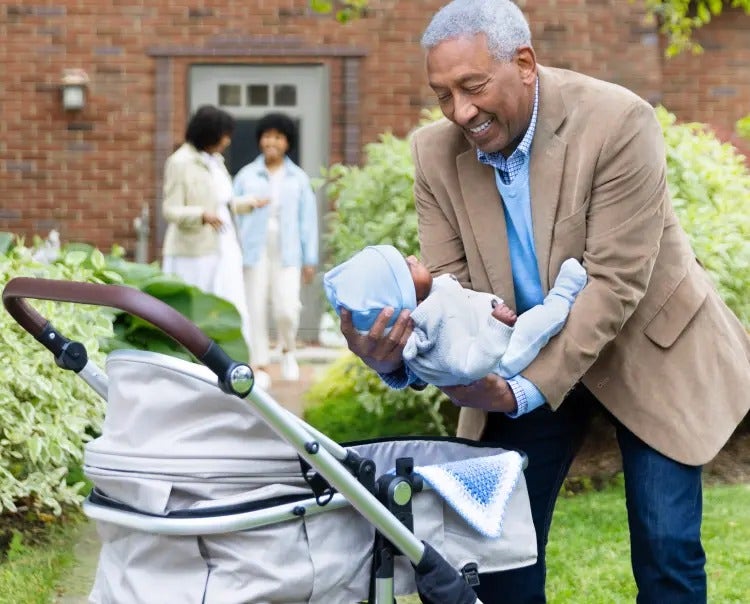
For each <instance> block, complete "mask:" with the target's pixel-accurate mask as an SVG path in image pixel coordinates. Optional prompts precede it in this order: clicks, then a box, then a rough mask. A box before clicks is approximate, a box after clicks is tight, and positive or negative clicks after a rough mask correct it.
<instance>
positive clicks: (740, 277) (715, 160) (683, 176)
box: [657, 107, 750, 328]
mask: <svg viewBox="0 0 750 604" xmlns="http://www.w3.org/2000/svg"><path fill="white" fill-rule="evenodd" d="M657 115H658V117H659V120H660V122H661V124H662V127H663V130H664V138H665V140H666V143H667V170H668V172H667V180H668V183H669V190H670V193H671V195H672V203H673V205H674V208H675V211H676V212H677V215H678V216H679V219H680V223H681V224H682V226H683V227H684V229H685V230H686V231H687V233H688V236H689V237H690V242H691V244H692V246H693V249H694V250H695V253H696V256H697V257H698V259H699V260H700V261H701V263H702V264H703V265H704V266H705V267H706V269H707V270H708V272H709V273H710V274H711V276H712V277H713V279H714V282H715V283H716V286H717V289H718V290H719V293H720V294H721V297H722V298H723V299H724V301H725V302H726V303H727V305H728V306H729V307H730V308H731V309H732V310H733V311H734V312H735V314H736V315H737V316H738V317H739V319H740V320H741V321H742V322H743V324H744V325H745V326H746V327H749V328H750V220H748V218H747V213H748V211H750V170H748V167H747V164H746V163H745V159H744V157H743V156H742V155H740V154H739V153H738V152H737V150H736V149H735V148H734V147H733V146H732V145H730V144H728V143H721V142H720V141H719V140H718V139H717V138H716V136H715V135H714V134H713V132H711V131H710V130H709V129H707V128H706V126H704V125H701V124H677V123H676V119H675V116H674V115H672V114H671V113H669V112H667V111H666V110H665V109H663V108H661V107H660V108H658V110H657Z"/></svg>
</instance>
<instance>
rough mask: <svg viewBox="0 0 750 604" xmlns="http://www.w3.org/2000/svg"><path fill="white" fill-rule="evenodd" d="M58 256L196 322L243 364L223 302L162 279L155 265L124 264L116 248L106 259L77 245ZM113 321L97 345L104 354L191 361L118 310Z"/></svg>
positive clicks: (244, 353) (232, 313)
mask: <svg viewBox="0 0 750 604" xmlns="http://www.w3.org/2000/svg"><path fill="white" fill-rule="evenodd" d="M63 252H64V254H65V256H67V257H68V258H70V257H72V256H75V258H76V261H78V262H80V263H81V264H82V265H83V266H86V267H88V268H90V269H91V270H92V271H93V272H94V274H95V275H96V276H97V277H98V278H99V279H100V280H101V281H102V282H104V283H114V284H124V285H129V286H132V287H136V288H138V289H140V290H141V291H143V292H144V293H147V294H149V295H150V296H153V297H154V298H156V299H158V300H161V301H162V302H164V303H166V304H168V305H169V306H171V307H172V308H174V309H175V310H177V311H178V312H180V313H181V314H182V315H184V316H185V317H186V318H188V319H189V320H190V321H192V322H193V323H195V324H196V325H197V326H198V327H199V328H200V329H201V330H202V331H203V332H204V333H205V334H206V335H207V336H208V337H209V338H211V339H212V340H214V341H215V342H216V343H217V344H219V345H220V346H221V347H222V348H223V349H224V350H225V351H226V353H227V354H228V355H229V356H231V357H232V358H233V359H235V360H238V361H244V362H247V361H248V359H249V353H248V349H247V344H246V343H245V339H244V338H243V337H242V329H241V325H242V323H241V319H240V315H239V312H238V311H237V309H236V308H235V307H234V305H232V304H231V303H230V302H228V301H227V300H224V299H223V298H219V297H218V296H214V295H213V294H209V293H206V292H204V291H202V290H200V289H198V288H197V287H194V286H192V285H188V284H187V283H185V282H184V281H182V280H180V279H179V278H177V277H175V276H172V275H166V274H164V273H163V272H162V271H161V269H160V268H159V266H158V265H157V264H155V263H152V264H141V263H136V262H129V261H127V260H125V259H124V250H123V249H122V248H120V247H118V246H115V247H114V248H113V249H112V252H111V253H110V254H109V255H106V256H105V255H103V254H102V253H101V252H100V251H99V250H98V249H96V248H94V247H92V246H90V245H88V244H82V243H71V244H68V245H66V246H64V247H63ZM112 318H113V322H114V335H113V337H112V338H109V339H108V340H107V341H106V342H104V343H103V344H102V347H103V349H104V350H105V352H111V351H112V350H116V349H122V348H133V349H138V350H149V351H152V352H159V353H162V354H168V355H171V356H175V357H179V358H184V359H187V360H195V359H193V358H192V357H191V355H190V353H188V352H187V350H185V348H183V347H182V345H180V344H178V343H177V342H175V341H174V340H172V339H171V338H170V337H169V336H167V335H166V334H164V333H163V332H162V331H161V330H160V329H157V328H156V327H154V326H153V325H151V324H150V323H148V322H147V321H144V320H143V319H140V318H138V317H134V316H132V315H130V314H128V313H124V312H120V311H117V312H115V313H114V314H113V317H112Z"/></svg>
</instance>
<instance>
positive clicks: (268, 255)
mask: <svg viewBox="0 0 750 604" xmlns="http://www.w3.org/2000/svg"><path fill="white" fill-rule="evenodd" d="M300 276H301V270H300V267H298V266H281V256H280V253H279V247H278V237H274V236H272V233H269V237H268V244H267V245H266V250H265V252H264V253H263V254H262V255H261V258H260V261H259V262H258V263H257V264H254V265H253V266H246V267H245V268H244V277H245V298H246V299H247V311H248V314H249V315H250V360H251V362H252V364H253V365H255V366H261V367H263V366H265V365H268V363H269V362H270V360H271V358H270V357H271V353H270V350H269V345H268V303H269V300H270V303H271V310H272V312H273V318H274V320H275V322H276V329H277V331H278V334H279V340H280V342H281V348H282V349H283V350H285V351H289V352H292V351H294V350H295V348H296V339H297V329H298V327H299V314H300V310H301V309H302V303H301V302H300Z"/></svg>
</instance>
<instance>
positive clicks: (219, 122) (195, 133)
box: [185, 105, 234, 151]
mask: <svg viewBox="0 0 750 604" xmlns="http://www.w3.org/2000/svg"><path fill="white" fill-rule="evenodd" d="M233 133H234V118H233V117H232V116H231V115H230V114H229V113H227V112H226V111H224V110H222V109H219V108H218V107H214V106H213V105H203V106H201V107H198V110H197V111H196V112H195V114H194V115H193V117H191V118H190V121H189V122H188V125H187V128H186V129H185V140H186V141H187V142H188V143H190V144H191V145H193V146H194V147H195V148H196V149H198V150H199V151H205V150H206V149H208V148H209V147H213V146H214V145H215V144H216V143H218V142H219V141H220V140H221V138H222V137H223V136H224V135H225V134H227V135H229V136H232V134H233Z"/></svg>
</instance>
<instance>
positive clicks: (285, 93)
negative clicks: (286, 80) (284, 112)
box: [273, 84, 297, 107]
mask: <svg viewBox="0 0 750 604" xmlns="http://www.w3.org/2000/svg"><path fill="white" fill-rule="evenodd" d="M273 103H274V105H276V106H278V107H294V106H296V105H297V87H296V86H294V85H293V84H277V85H276V86H274V87H273Z"/></svg>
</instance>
